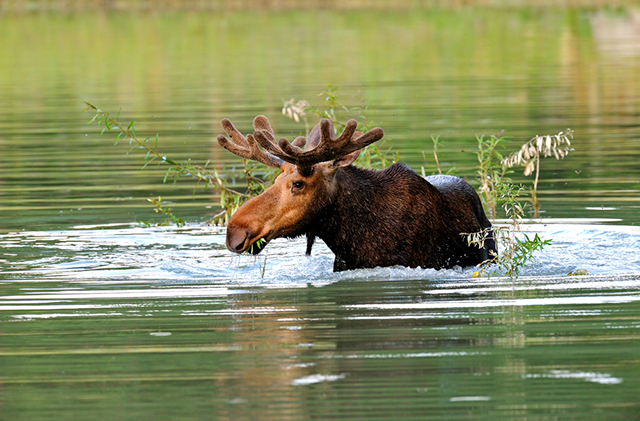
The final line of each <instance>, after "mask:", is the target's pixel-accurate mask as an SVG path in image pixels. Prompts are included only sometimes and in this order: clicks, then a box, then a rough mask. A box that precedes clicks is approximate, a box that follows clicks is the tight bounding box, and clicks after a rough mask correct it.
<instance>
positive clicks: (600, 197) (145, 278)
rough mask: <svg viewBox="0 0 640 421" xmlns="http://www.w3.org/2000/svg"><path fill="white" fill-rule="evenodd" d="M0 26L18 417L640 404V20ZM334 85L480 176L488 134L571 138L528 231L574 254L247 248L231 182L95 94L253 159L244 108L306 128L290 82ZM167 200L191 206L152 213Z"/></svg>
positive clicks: (4, 253)
mask: <svg viewBox="0 0 640 421" xmlns="http://www.w3.org/2000/svg"><path fill="white" fill-rule="evenodd" d="M0 40H2V48H0V63H1V64H0V150H1V151H2V153H1V154H0V419H3V420H4V419H7V420H9V419H10V420H29V421H33V420H50V419H51V420H52V419H56V420H58V419H66V420H76V419H77V420H83V421H86V420H94V419H95V420H101V421H102V420H105V419H117V420H127V419H136V420H140V419H221V420H254V419H273V420H306V419H332V420H333V419H336V420H337V419H345V420H346V419H348V420H356V419H367V420H374V419H400V418H401V419H406V420H410V419H420V420H424V419H440V420H458V419H459V420H468V419H486V420H496V419H517V420H531V419H535V420H548V419H562V420H566V419H580V420H584V419H621V420H623V419H624V420H628V419H637V418H638V414H640V404H639V403H638V398H637V396H638V393H637V392H638V390H640V364H639V359H638V346H639V345H640V303H639V302H638V301H639V299H640V294H639V293H638V291H639V290H640V257H638V253H637V250H638V249H640V231H639V229H638V228H637V224H638V223H639V222H640V220H638V215H637V211H638V206H639V201H640V187H639V186H640V167H638V164H637V163H638V160H639V158H640V156H639V153H640V152H638V151H639V150H640V149H639V148H638V145H639V142H640V125H638V118H639V117H638V116H639V115H640V83H639V82H640V61H639V60H638V59H639V57H640V50H638V46H639V45H640V42H639V40H640V33H639V32H638V14H637V11H634V10H633V9H629V10H617V11H612V10H608V11H582V10H560V9H553V10H551V9H535V10H526V11H523V10H518V9H511V10H506V11H504V10H498V9H491V10H484V9H480V8H478V9H475V8H474V9H464V8H462V9H460V10H457V11H439V10H428V11H427V10H425V11H420V10H418V11H415V13H404V12H388V13H379V12H371V13H369V12H366V13H365V12H363V13H348V12H345V13H332V12H328V11H320V12H313V13H307V12H286V13H269V12H262V13H253V12H251V13H250V12H247V13H220V14H215V15H213V14H189V13H184V14H174V15H169V14H161V13H160V14H148V15H147V14H140V15H124V14H96V15H91V14H87V15H75V16H48V15H20V16H11V17H7V16H0ZM381 57H384V59H383V60H381V59H380V58H381ZM328 83H331V84H334V85H338V86H339V94H340V95H341V98H342V99H343V100H344V101H345V102H346V103H348V104H349V105H352V104H353V105H357V104H358V95H362V96H364V98H365V99H366V100H367V101H369V102H370V103H371V107H370V109H369V112H370V116H371V117H372V118H373V119H374V120H375V121H376V122H377V123H379V124H381V125H382V126H383V127H384V129H385V132H386V134H387V137H388V138H389V139H390V140H389V143H388V144H387V145H388V146H393V147H394V148H395V149H397V150H398V151H400V153H401V156H402V158H403V160H404V161H405V162H407V163H408V164H410V165H412V166H413V167H414V168H416V169H420V167H421V166H425V167H426V171H427V172H431V171H433V170H434V165H433V163H432V162H431V161H430V156H431V155H430V152H431V143H430V140H429V139H430V136H431V135H434V136H437V135H440V136H441V137H440V139H441V140H442V146H441V149H440V151H439V157H440V161H441V164H442V165H443V167H444V169H445V170H449V169H452V168H455V172H456V173H457V174H459V175H462V176H465V177H467V178H468V179H469V180H470V181H471V182H472V183H473V182H474V180H473V177H474V174H475V165H476V157H475V155H474V154H473V151H474V150H475V146H476V145H475V135H476V134H482V133H493V132H495V131H497V130H500V129H503V128H504V129H506V130H507V134H509V135H511V136H513V138H514V145H515V146H514V147H513V149H514V150H515V149H517V147H518V146H519V144H520V143H521V142H524V141H526V140H528V139H530V138H531V137H532V136H533V135H534V134H547V133H557V132H558V131H560V130H564V129H566V128H567V127H570V128H572V129H574V130H575V133H576V137H575V139H574V145H573V146H574V147H575V148H576V151H575V152H572V154H571V155H569V156H568V157H567V158H566V159H565V160H563V161H560V162H556V161H548V162H543V163H542V166H541V168H542V173H541V180H540V187H539V188H540V193H539V199H540V201H541V205H542V210H543V213H542V217H543V219H542V220H540V221H532V222H535V223H531V224H530V225H527V226H526V229H527V230H529V231H532V232H537V233H539V235H540V236H541V237H543V238H551V239H552V240H553V242H552V245H551V246H549V247H546V248H545V249H544V250H543V251H542V252H541V253H539V254H538V255H537V261H536V262H535V263H534V264H532V265H530V266H529V267H527V268H526V269H525V271H524V276H522V277H521V278H518V279H516V280H512V279H505V278H489V279H472V278H471V273H472V272H473V270H472V269H469V268H465V269H461V268H458V269H453V270H443V271H435V270H423V269H406V268H397V267H396V268H384V269H368V270H358V271H348V272H342V273H333V272H332V267H333V255H332V254H331V253H330V251H329V250H328V249H327V248H326V247H324V246H323V245H322V244H319V245H318V246H317V247H315V248H314V253H313V256H312V257H306V256H304V250H305V244H304V242H303V241H302V240H296V241H285V240H278V241H274V242H272V243H271V244H270V245H269V246H268V247H267V248H266V249H265V252H264V253H263V254H261V255H259V256H257V257H253V256H235V255H232V254H231V253H230V252H228V251H227V250H226V248H225V246H224V231H223V230H220V229H218V228H213V227H207V226H204V225H203V224H202V221H205V220H206V219H207V217H208V216H211V215H212V214H214V213H215V212H216V209H215V207H216V202H215V201H214V200H215V198H212V195H211V194H210V191H208V190H206V189H199V190H195V191H194V190H193V185H192V184H190V183H188V182H186V181H185V182H179V183H177V185H175V186H174V185H161V180H162V178H163V177H164V174H165V170H166V169H165V168H162V167H161V166H158V167H156V166H150V167H147V168H146V169H145V170H144V171H140V166H141V165H142V157H141V156H139V155H137V154H136V152H137V151H135V150H134V151H131V153H130V154H128V155H126V154H125V153H126V151H127V146H126V145H122V144H121V145H118V146H113V145H112V139H111V138H107V137H106V135H105V136H102V137H100V136H99V135H98V132H99V130H100V129H97V128H96V127H93V126H87V125H86V124H85V123H86V121H87V120H88V119H89V118H90V116H87V115H83V114H80V113H79V111H80V110H81V109H82V108H83V101H90V102H94V103H96V105H99V106H101V107H103V108H105V109H107V110H109V111H112V112H114V113H115V112H117V110H118V109H119V108H120V107H122V108H123V115H122V116H123V119H125V120H127V121H131V120H137V121H138V124H139V126H138V128H139V133H144V136H146V135H151V136H153V135H154V134H155V133H156V132H159V134H160V139H161V148H162V151H163V152H164V153H166V154H167V155H170V156H171V157H172V158H174V159H175V160H181V159H187V158H193V159H194V160H196V161H198V162H205V161H207V160H209V159H211V162H212V165H214V166H216V168H219V169H222V168H223V166H224V167H225V168H226V169H229V168H232V167H234V166H237V165H238V161H237V160H236V158H234V157H232V156H230V154H227V153H225V152H224V151H222V150H221V149H220V148H219V147H217V146H216V145H215V144H212V142H211V139H213V138H214V136H215V135H216V134H218V133H220V127H219V121H220V120H221V118H223V117H229V118H231V119H232V120H233V121H234V122H237V124H238V125H239V127H241V128H246V127H249V125H250V121H251V119H252V118H253V117H254V116H255V115H257V114H267V115H268V116H269V118H270V119H272V121H273V123H274V126H275V128H276V130H277V131H278V133H279V134H282V135H287V136H293V135H297V134H298V133H299V132H300V131H301V130H303V128H302V127H301V125H296V124H295V123H294V122H292V121H289V120H287V119H285V118H284V117H281V116H280V108H281V105H282V100H286V99H289V98H291V97H295V98H301V97H305V98H307V99H309V100H310V101H311V102H312V103H313V102H314V101H313V100H314V99H316V100H317V101H318V102H319V101H321V99H318V97H317V93H318V92H319V91H321V90H322V89H324V88H325V86H326V85H327V84H328ZM318 105H320V104H318ZM510 148H511V146H510ZM422 151H426V152H427V154H426V155H425V156H426V158H425V157H423V154H422ZM514 177H516V178H518V177H520V176H519V175H518V174H514ZM157 195H162V196H163V198H165V200H168V201H171V202H175V205H171V206H172V207H173V208H174V210H175V212H176V214H177V215H178V216H180V217H183V218H184V219H186V220H187V221H189V222H190V223H189V224H188V225H187V226H186V227H184V228H175V227H171V228H160V227H158V228H141V225H140V224H138V223H137V221H139V220H149V219H152V222H153V221H157V220H158V219H153V218H154V215H153V212H152V210H151V209H150V208H149V207H148V206H147V204H146V201H145V200H144V199H145V198H147V197H155V196H157ZM497 222H498V223H500V221H497ZM577 269H581V270H586V271H588V272H589V274H590V275H589V276H566V275H567V274H568V273H569V272H572V271H574V270H577Z"/></svg>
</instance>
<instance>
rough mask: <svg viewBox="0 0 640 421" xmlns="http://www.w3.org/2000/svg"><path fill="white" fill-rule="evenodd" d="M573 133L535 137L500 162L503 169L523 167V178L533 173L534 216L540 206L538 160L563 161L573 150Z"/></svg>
mask: <svg viewBox="0 0 640 421" xmlns="http://www.w3.org/2000/svg"><path fill="white" fill-rule="evenodd" d="M572 138H573V131H572V130H571V129H567V131H566V132H560V133H558V134H555V135H545V136H538V135H536V136H535V137H534V138H533V139H531V140H529V141H528V142H526V143H525V144H524V145H522V147H520V150H519V151H518V152H514V153H512V154H510V155H509V156H507V157H506V158H504V159H503V160H502V165H503V166H504V167H505V168H512V167H515V166H524V175H525V177H528V176H530V175H531V174H532V173H533V172H535V174H536V176H535V179H534V181H533V188H532V189H531V204H532V205H533V209H534V212H535V215H536V216H537V215H538V214H539V212H540V204H539V203H538V179H539V178H540V158H547V157H550V156H555V158H556V159H557V160H560V159H563V158H564V157H565V156H567V155H568V154H569V152H571V151H573V150H574V149H573V148H571V140H570V139H572Z"/></svg>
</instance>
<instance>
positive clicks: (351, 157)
mask: <svg viewBox="0 0 640 421" xmlns="http://www.w3.org/2000/svg"><path fill="white" fill-rule="evenodd" d="M358 156H360V149H358V150H357V151H355V152H351V153H350V154H348V155H345V156H343V157H340V158H338V159H336V160H334V161H333V162H332V166H333V168H340V167H346V166H349V165H351V164H353V161H355V160H356V159H358Z"/></svg>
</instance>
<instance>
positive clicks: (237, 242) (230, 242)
mask: <svg viewBox="0 0 640 421" xmlns="http://www.w3.org/2000/svg"><path fill="white" fill-rule="evenodd" d="M249 236H250V233H249V232H247V231H246V230H243V229H241V228H237V229H234V228H233V227H227V248H228V249H229V250H231V251H234V252H236V253H241V252H242V251H244V246H245V243H246V240H247V238H249Z"/></svg>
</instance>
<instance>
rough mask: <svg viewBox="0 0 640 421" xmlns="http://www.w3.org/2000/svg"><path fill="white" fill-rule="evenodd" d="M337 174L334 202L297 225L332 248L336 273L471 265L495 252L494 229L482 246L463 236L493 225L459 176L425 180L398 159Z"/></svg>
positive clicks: (436, 177) (346, 169) (340, 171)
mask: <svg viewBox="0 0 640 421" xmlns="http://www.w3.org/2000/svg"><path fill="white" fill-rule="evenodd" d="M336 178H337V180H338V186H339V190H338V191H337V192H336V195H335V198H334V200H333V201H332V202H331V203H330V204H328V205H327V206H326V207H325V209H324V210H323V212H322V213H321V214H320V215H319V217H318V219H317V220H316V221H313V222H312V223H311V224H309V226H308V227H304V228H305V229H302V231H305V233H306V234H307V236H308V237H311V238H313V237H315V236H317V237H319V238H321V239H322V240H323V241H324V242H325V243H326V244H327V246H328V247H329V248H330V249H331V251H333V252H334V253H335V255H336V259H335V262H334V271H340V270H348V269H355V268H367V267H376V266H394V265H400V266H408V267H423V268H435V269H443V268H451V267H454V266H470V265H476V264H478V263H481V262H483V261H484V260H486V259H488V258H489V254H488V250H493V251H496V246H495V242H494V241H493V236H492V235H491V236H490V238H488V239H487V241H486V243H485V248H483V249H479V248H477V247H474V246H469V245H468V244H467V242H466V240H465V239H464V238H463V236H462V235H461V233H471V232H478V231H480V230H481V229H483V228H490V227H491V223H490V222H489V220H488V219H487V218H486V216H485V214H484V211H483V210H482V206H481V204H480V199H479V198H478V195H477V194H476V192H475V191H474V190H473V188H471V186H469V184H467V183H466V182H465V181H464V180H462V179H460V178H457V177H452V176H433V177H430V178H428V179H429V181H426V180H425V179H423V178H422V177H420V176H419V175H418V174H416V173H415V172H414V171H413V170H411V169H410V168H409V167H407V166H405V165H403V164H395V165H392V166H391V167H389V168H387V169H386V170H384V171H379V172H376V171H369V170H363V169H359V168H356V167H353V166H349V167H345V168H342V169H341V170H339V171H338V173H337V174H336ZM301 228H302V227H301ZM308 251H310V250H308Z"/></svg>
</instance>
